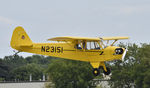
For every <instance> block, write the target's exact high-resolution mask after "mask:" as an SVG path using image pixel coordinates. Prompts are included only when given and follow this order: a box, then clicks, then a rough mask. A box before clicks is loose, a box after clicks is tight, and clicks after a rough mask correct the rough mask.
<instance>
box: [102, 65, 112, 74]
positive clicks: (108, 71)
mask: <svg viewBox="0 0 150 88" xmlns="http://www.w3.org/2000/svg"><path fill="white" fill-rule="evenodd" d="M106 69H107V71H105V70H104V69H103V73H104V74H105V75H109V74H110V72H111V71H110V68H108V67H106Z"/></svg>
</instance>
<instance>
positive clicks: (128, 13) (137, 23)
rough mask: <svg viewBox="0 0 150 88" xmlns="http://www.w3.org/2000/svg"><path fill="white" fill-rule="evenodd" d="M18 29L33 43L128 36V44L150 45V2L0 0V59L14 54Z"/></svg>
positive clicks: (123, 0)
mask: <svg viewBox="0 0 150 88" xmlns="http://www.w3.org/2000/svg"><path fill="white" fill-rule="evenodd" d="M17 26H23V27H24V29H25V30H26V32H27V33H28V35H29V36H30V38H31V40H32V41H33V42H47V41H46V40H47V39H48V38H51V37H56V36H83V37H103V36H129V37H130V38H131V39H130V40H129V41H126V42H131V43H134V42H135V43H149V42H150V0H0V57H1V58H2V57H4V56H7V55H12V54H14V52H13V49H12V48H11V47H10V40H11V36H12V32H13V30H14V28H15V27H17ZM19 55H23V56H28V55H31V54H29V53H20V54H19Z"/></svg>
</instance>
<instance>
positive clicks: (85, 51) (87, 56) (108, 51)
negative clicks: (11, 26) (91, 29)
mask: <svg viewBox="0 0 150 88" xmlns="http://www.w3.org/2000/svg"><path fill="white" fill-rule="evenodd" d="M128 38H129V37H102V38H98V37H97V38H88V37H68V36H66V37H55V38H50V39H48V41H56V42H55V43H33V42H32V41H31V39H30V38H29V36H28V35H27V33H26V32H25V31H24V29H23V28H22V27H20V26H19V27H16V28H15V30H14V32H13V35H12V38H11V47H12V48H14V49H16V50H18V51H20V52H30V53H35V54H41V55H46V56H53V57H59V58H65V59H71V60H79V61H86V62H89V63H90V64H91V65H92V67H93V71H92V72H93V74H94V75H95V76H98V75H99V74H100V68H101V69H102V70H103V73H104V74H105V75H109V74H110V72H111V71H110V69H109V68H108V67H106V66H105V63H104V62H105V61H111V60H121V59H122V60H123V59H124V57H125V55H126V51H127V50H126V49H125V48H121V47H117V46H114V43H115V42H116V41H118V40H121V39H128ZM110 40H113V42H112V43H111V44H110V45H109V46H108V45H106V44H104V41H106V42H107V44H108V43H109V41H110Z"/></svg>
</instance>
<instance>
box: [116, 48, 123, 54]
mask: <svg viewBox="0 0 150 88" xmlns="http://www.w3.org/2000/svg"><path fill="white" fill-rule="evenodd" d="M115 52H116V54H117V55H119V54H123V48H116V49H115Z"/></svg>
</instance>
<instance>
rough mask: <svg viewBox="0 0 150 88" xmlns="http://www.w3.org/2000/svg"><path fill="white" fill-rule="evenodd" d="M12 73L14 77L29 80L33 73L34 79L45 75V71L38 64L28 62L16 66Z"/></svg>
mask: <svg viewBox="0 0 150 88" xmlns="http://www.w3.org/2000/svg"><path fill="white" fill-rule="evenodd" d="M11 74H12V75H13V78H14V79H17V80H20V81H28V80H29V76H30V74H31V75H32V78H33V80H39V79H41V77H42V75H43V71H42V68H41V67H40V66H38V65H37V64H27V65H25V66H21V67H18V68H15V69H14V70H13V71H12V73H11Z"/></svg>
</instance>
